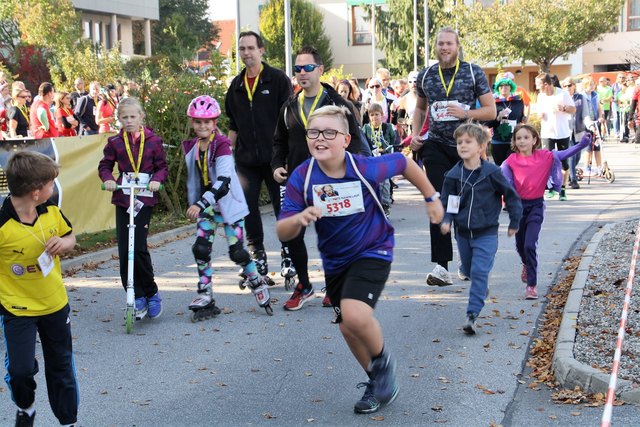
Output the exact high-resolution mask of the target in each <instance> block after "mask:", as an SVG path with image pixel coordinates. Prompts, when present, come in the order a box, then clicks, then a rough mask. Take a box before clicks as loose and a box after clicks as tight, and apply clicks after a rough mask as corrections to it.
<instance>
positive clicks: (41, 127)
mask: <svg viewBox="0 0 640 427" xmlns="http://www.w3.org/2000/svg"><path fill="white" fill-rule="evenodd" d="M38 95H39V97H38V99H37V100H36V101H35V102H34V103H33V105H32V106H31V112H30V116H31V131H32V132H33V135H34V137H35V138H36V139H44V138H55V137H57V136H58V130H57V129H56V124H55V122H54V120H53V114H51V109H50V108H51V103H52V102H53V95H54V91H53V85H52V84H51V83H49V82H45V83H42V84H41V85H40V87H39V88H38Z"/></svg>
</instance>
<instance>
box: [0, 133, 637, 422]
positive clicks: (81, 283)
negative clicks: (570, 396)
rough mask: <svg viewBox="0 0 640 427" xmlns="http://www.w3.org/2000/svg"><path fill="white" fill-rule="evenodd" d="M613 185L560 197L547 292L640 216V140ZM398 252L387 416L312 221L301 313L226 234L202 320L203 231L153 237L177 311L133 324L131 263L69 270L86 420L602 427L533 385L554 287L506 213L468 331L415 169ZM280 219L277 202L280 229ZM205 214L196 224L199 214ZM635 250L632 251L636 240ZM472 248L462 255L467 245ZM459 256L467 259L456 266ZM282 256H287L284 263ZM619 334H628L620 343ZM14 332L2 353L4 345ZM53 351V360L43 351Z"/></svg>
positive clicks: (627, 413) (625, 414)
mask: <svg viewBox="0 0 640 427" xmlns="http://www.w3.org/2000/svg"><path fill="white" fill-rule="evenodd" d="M606 148H607V152H606V154H607V156H608V158H609V162H610V164H611V166H612V168H613V170H614V172H615V173H616V176H617V179H616V182H615V183H614V184H607V183H605V182H604V181H599V182H592V183H591V185H586V184H584V183H583V188H582V189H580V190H576V191H571V192H570V193H569V194H568V195H569V201H567V202H559V201H558V200H557V199H556V200H552V201H549V202H548V204H547V211H546V215H547V217H546V221H545V224H544V226H543V232H542V238H541V241H540V247H539V248H540V284H539V286H540V294H541V295H544V293H545V292H544V291H545V290H546V289H547V288H548V286H549V284H550V283H552V282H553V280H554V279H555V277H556V274H557V272H558V269H559V267H560V264H561V262H562V259H563V258H564V257H565V256H566V255H568V254H569V253H571V251H575V250H577V249H579V248H580V247H581V245H583V244H584V241H585V239H588V238H589V236H590V235H591V234H592V233H593V231H594V227H597V226H598V225H599V224H602V223H604V222H610V221H617V220H621V219H625V218H631V217H635V216H638V202H639V201H640V186H639V185H638V184H639V183H640V173H639V172H638V170H637V165H638V164H639V159H640V148H637V147H635V146H633V145H619V144H613V145H607V147H606ZM395 199H396V203H395V205H394V206H393V208H392V213H391V221H392V224H393V225H394V227H395V228H396V250H395V261H394V264H393V268H392V273H391V277H390V279H389V281H388V283H387V287H386V288H385V291H384V293H383V296H382V298H381V300H380V302H379V304H378V307H377V309H376V316H377V318H378V319H379V320H380V322H381V324H382V327H383V331H384V333H385V339H386V346H387V348H388V349H389V350H390V351H392V352H393V354H394V355H395V357H396V358H397V361H398V375H399V382H400V387H401V389H400V394H399V396H398V399H397V400H396V401H395V402H394V403H393V405H391V406H389V407H387V408H384V409H383V410H381V411H380V412H379V413H377V414H374V415H372V416H371V415H369V416H368V415H356V414H354V413H353V404H354V403H355V401H356V400H357V399H358V398H359V397H360V396H361V394H362V391H363V390H362V389H357V388H356V385H357V384H358V383H359V382H361V381H364V380H365V379H366V377H365V375H364V373H363V372H362V370H361V369H360V368H359V366H358V365H357V363H356V362H355V360H354V359H353V358H352V356H351V354H350V353H349V351H348V349H347V347H346V345H345V344H344V341H343V340H342V337H341V335H340V333H339V331H338V328H337V327H336V325H334V324H332V323H331V320H332V318H333V316H332V310H331V309H327V308H323V307H322V305H321V301H322V299H321V298H322V296H323V294H322V293H321V292H320V289H321V288H322V286H323V285H322V283H323V280H322V272H321V265H320V261H319V256H318V252H317V249H316V240H315V233H314V231H313V229H310V230H309V231H308V233H307V245H308V248H309V250H310V271H311V278H312V282H313V283H314V286H315V289H316V292H317V296H316V298H315V299H313V300H312V301H311V302H309V303H307V305H305V307H304V308H303V309H302V310H300V311H298V312H285V311H284V310H283V309H282V303H283V302H284V301H285V300H286V298H288V295H289V293H288V292H285V290H284V288H283V286H282V283H283V282H282V279H281V278H280V277H279V274H277V275H275V276H274V279H275V281H276V283H277V286H275V287H274V288H271V291H272V297H273V298H274V299H276V300H277V301H275V302H274V311H275V313H274V316H272V317H269V316H267V315H266V314H265V312H264V310H263V309H261V308H259V307H257V305H256V303H255V299H254V298H253V296H252V295H251V294H250V293H249V291H248V290H247V291H240V289H239V288H238V286H237V282H238V278H237V268H236V267H235V266H234V265H233V263H231V261H229V259H228V257H227V249H226V246H225V242H224V237H223V235H222V234H221V233H219V234H218V238H217V241H216V243H215V245H214V254H213V255H214V260H213V263H214V266H215V269H216V273H215V279H214V284H215V292H216V295H217V296H216V298H217V300H218V305H220V306H221V307H224V308H225V314H221V315H220V316H218V317H217V318H215V319H212V320H208V321H204V322H200V323H197V324H193V323H191V321H190V320H189V314H190V312H189V310H188V309H187V305H188V304H189V303H190V302H191V300H192V299H193V298H194V295H195V288H196V282H197V276H196V268H195V263H194V261H193V258H192V254H191V244H192V239H183V240H178V241H175V242H172V243H169V244H166V245H163V246H161V247H158V248H154V249H153V250H152V255H153V259H154V265H155V268H156V275H157V282H158V285H159V286H160V289H161V294H162V297H163V299H164V313H163V315H162V317H161V318H160V319H157V320H155V321H149V320H145V321H142V322H137V323H136V325H135V328H134V333H133V334H131V335H127V334H125V331H124V327H123V324H122V319H123V309H124V305H125V293H124V291H123V289H122V288H121V285H120V283H119V277H118V272H117V271H118V270H117V261H115V260H112V261H108V262H106V263H103V264H101V265H100V266H98V268H96V269H93V270H86V271H81V272H78V273H77V274H75V276H74V277H70V278H67V279H66V284H67V286H68V290H69V298H70V303H71V306H72V310H73V317H72V322H73V324H72V328H73V334H74V350H75V362H76V367H77V374H78V381H79V384H80V390H81V395H80V398H81V403H80V414H79V421H80V422H79V424H80V425H83V426H183V425H184V426H187V425H221V426H227V425H228V426H254V425H260V426H263V425H273V426H275V425H277V426H285V425H286V426H288V425H291V426H294V425H295V426H299V425H331V426H333V425H335V426H344V425H372V424H380V425H388V426H419V425H430V424H446V425H450V426H489V425H492V423H495V424H503V425H505V426H532V425H536V426H543V425H544V426H546V425H557V426H584V425H597V424H599V420H600V417H601V415H602V408H587V407H582V406H572V405H556V404H554V403H553V402H552V401H551V399H550V396H551V391H550V390H548V389H546V388H542V389H541V390H538V391H535V390H530V389H529V388H528V387H527V385H528V384H529V382H530V379H529V378H528V377H527V374H528V368H526V366H525V363H526V358H527V354H528V348H529V345H530V344H531V341H532V339H533V338H534V337H535V336H536V324H537V321H538V318H539V316H540V313H541V312H542V310H543V306H544V299H541V300H539V301H537V302H535V301H534V302H532V301H526V300H524V285H523V284H522V283H520V279H519V275H520V262H519V260H518V257H517V254H516V252H515V249H514V241H513V239H509V238H508V237H507V234H506V227H505V226H504V224H505V223H506V222H507V221H506V214H503V218H502V223H503V226H502V227H501V229H500V246H499V251H498V255H497V258H496V263H495V266H494V269H493V273H492V276H491V281H490V292H491V297H490V299H489V301H488V302H487V304H486V306H485V308H484V310H483V312H482V315H481V318H480V320H479V326H480V329H479V333H478V334H477V335H476V336H473V337H469V336H466V335H464V334H463V332H462V330H461V325H462V323H463V320H464V316H465V307H466V301H467V291H468V282H461V281H459V280H457V279H456V280H454V286H451V287H447V288H431V287H428V286H426V284H425V275H426V274H427V273H428V272H429V271H430V270H431V269H432V267H433V265H432V264H431V263H430V262H429V259H430V256H429V235H428V233H429V231H428V227H427V221H428V220H427V217H426V213H425V209H424V206H423V203H422V202H421V199H420V197H419V196H418V194H417V192H416V191H415V190H413V189H412V188H411V187H410V185H409V184H408V183H407V182H406V181H400V189H399V190H397V191H396V193H395ZM274 222H275V218H274V217H273V215H272V214H265V215H264V224H265V229H266V230H273V229H274ZM194 227H195V226H194ZM266 245H267V249H268V254H269V257H270V260H271V270H272V271H273V270H274V269H275V268H276V267H278V269H279V245H278V243H277V241H276V240H275V236H269V238H268V240H267V242H266ZM629 250H631V248H629ZM455 258H456V259H457V254H456V255H455ZM455 262H456V261H455V260H454V263H453V264H452V265H453V267H452V270H454V269H455ZM276 264H278V265H276ZM611 345H612V346H613V345H614V342H613V340H612V343H611ZM3 347H4V341H2V344H0V350H2V351H3V352H4V348H3ZM38 357H40V358H41V353H40V350H39V349H38ZM36 380H37V381H38V385H39V389H38V392H37V397H36V400H37V403H36V408H37V418H36V425H56V424H57V422H56V420H55V418H54V417H53V414H52V413H51V410H50V408H49V405H48V401H47V397H46V396H47V395H46V384H45V379H44V374H43V373H42V372H41V373H40V374H39V375H38V376H37V377H36ZM14 414H15V406H14V405H13V403H12V402H11V399H10V394H9V392H8V390H7V387H6V385H5V384H2V385H1V386H0V425H2V426H4V425H12V423H13V419H14ZM637 414H638V408H637V407H632V406H630V405H625V406H620V407H615V408H614V411H613V419H614V425H618V426H623V425H624V426H632V425H637Z"/></svg>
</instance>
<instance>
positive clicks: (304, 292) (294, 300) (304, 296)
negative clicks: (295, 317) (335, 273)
mask: <svg viewBox="0 0 640 427" xmlns="http://www.w3.org/2000/svg"><path fill="white" fill-rule="evenodd" d="M312 296H313V288H311V289H304V288H303V287H302V283H298V286H296V289H295V290H294V291H293V295H291V298H289V300H288V301H287V302H285V303H284V309H285V310H288V311H296V310H300V309H301V308H302V306H303V305H304V303H305V302H307V300H308V299H309V298H311V297H312Z"/></svg>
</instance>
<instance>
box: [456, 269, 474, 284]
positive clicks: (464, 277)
mask: <svg viewBox="0 0 640 427" xmlns="http://www.w3.org/2000/svg"><path fill="white" fill-rule="evenodd" d="M458 279H460V280H462V281H463V282H466V281H469V280H471V279H470V278H469V276H467V275H466V274H464V273H463V272H462V270H461V269H460V267H458Z"/></svg>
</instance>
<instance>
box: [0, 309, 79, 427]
mask: <svg viewBox="0 0 640 427" xmlns="http://www.w3.org/2000/svg"><path fill="white" fill-rule="evenodd" d="M3 313H4V314H3V315H2V316H0V322H1V323H2V331H3V334H4V338H5V344H6V351H7V352H6V355H5V366H6V368H7V374H6V375H5V381H6V383H7V385H8V386H9V389H10V390H11V398H12V399H13V401H14V402H15V403H16V405H18V407H20V408H22V409H26V408H28V407H29V406H31V405H32V404H33V402H34V401H35V395H36V381H35V379H34V377H35V375H36V374H37V373H38V370H39V369H38V361H37V360H36V332H37V333H38V335H39V336H40V342H41V343H42V356H43V359H44V375H45V379H46V381H47V390H48V392H49V404H50V405H51V410H52V411H53V414H54V415H55V416H56V418H58V420H59V421H60V424H73V423H75V422H76V421H77V415H78V403H79V395H78V382H77V378H76V370H75V363H74V361H73V349H72V345H71V322H70V321H69V305H66V306H65V307H63V308H62V309H61V310H58V311H57V312H55V313H52V314H49V315H46V316H36V317H26V316H14V315H13V314H10V313H7V312H6V311H4V310H3Z"/></svg>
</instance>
